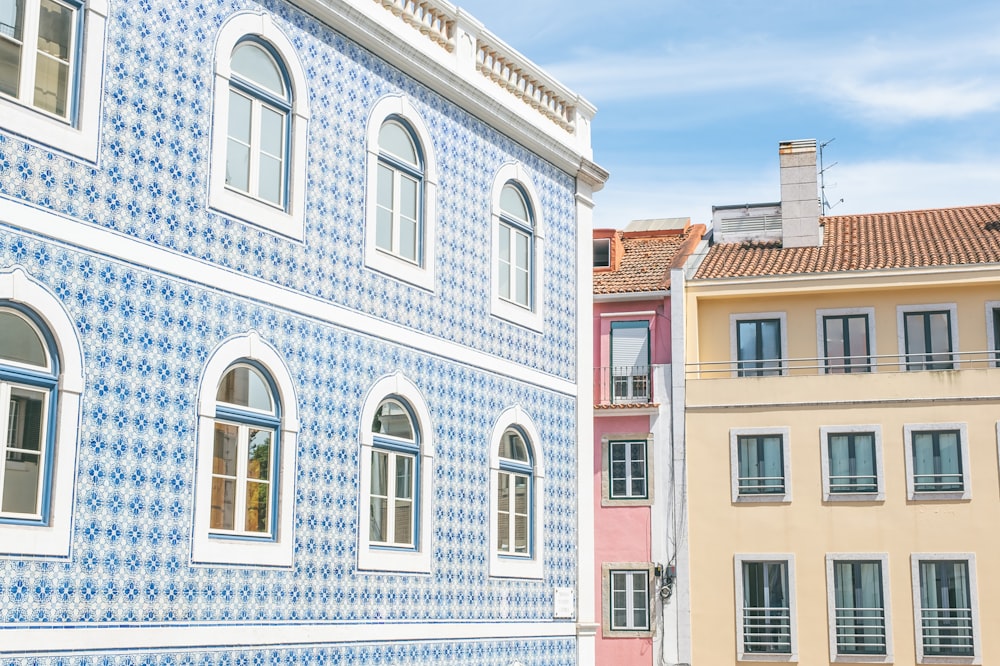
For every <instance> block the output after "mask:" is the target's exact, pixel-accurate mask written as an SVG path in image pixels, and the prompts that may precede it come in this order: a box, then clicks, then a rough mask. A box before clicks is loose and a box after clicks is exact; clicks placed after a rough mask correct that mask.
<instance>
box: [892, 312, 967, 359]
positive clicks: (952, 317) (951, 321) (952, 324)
mask: <svg viewBox="0 0 1000 666" xmlns="http://www.w3.org/2000/svg"><path fill="white" fill-rule="evenodd" d="M939 310H944V311H947V312H948V313H949V314H948V325H949V328H950V329H951V351H950V352H949V354H950V355H951V364H952V369H953V370H957V369H958V368H959V367H961V358H960V357H959V356H958V350H959V349H961V347H960V346H959V342H958V305H957V304H955V303H933V304H930V305H897V306H896V345H897V347H898V351H899V370H900V372H922V371H928V370H909V369H907V367H906V366H907V365H908V363H907V362H906V315H908V314H917V313H920V312H935V311H939ZM925 362H926V361H925ZM928 372H939V371H936V370H934V371H928Z"/></svg>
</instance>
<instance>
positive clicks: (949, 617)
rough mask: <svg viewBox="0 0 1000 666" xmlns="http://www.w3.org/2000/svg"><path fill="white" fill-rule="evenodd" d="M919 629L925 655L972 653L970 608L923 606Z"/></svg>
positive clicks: (965, 654) (961, 654)
mask: <svg viewBox="0 0 1000 666" xmlns="http://www.w3.org/2000/svg"><path fill="white" fill-rule="evenodd" d="M920 629H921V634H922V640H923V645H924V654H925V655H941V656H945V655H949V656H952V655H953V656H967V655H971V654H972V653H973V648H974V639H973V636H972V609H971V608H923V609H921V611H920Z"/></svg>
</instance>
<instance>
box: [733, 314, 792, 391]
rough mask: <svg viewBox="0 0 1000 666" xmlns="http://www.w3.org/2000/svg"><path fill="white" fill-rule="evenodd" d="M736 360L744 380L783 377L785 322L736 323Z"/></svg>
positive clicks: (742, 321) (753, 320) (755, 320)
mask: <svg viewBox="0 0 1000 666" xmlns="http://www.w3.org/2000/svg"><path fill="white" fill-rule="evenodd" d="M736 350H737V354H736V359H737V362H738V365H737V367H738V372H739V376H740V377H763V376H768V375H780V374H781V365H782V359H781V320H780V319H747V320H741V321H737V322H736Z"/></svg>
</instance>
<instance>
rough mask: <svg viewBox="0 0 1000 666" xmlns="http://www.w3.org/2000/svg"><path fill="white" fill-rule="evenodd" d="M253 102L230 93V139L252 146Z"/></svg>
mask: <svg viewBox="0 0 1000 666" xmlns="http://www.w3.org/2000/svg"><path fill="white" fill-rule="evenodd" d="M252 106H253V104H252V102H251V101H250V99H249V98H248V97H246V96H245V95H241V94H240V93H238V92H236V91H234V90H230V91H229V127H228V133H229V138H230V139H234V140H236V141H238V142H240V143H242V144H245V145H247V146H249V145H250V114H251V109H252Z"/></svg>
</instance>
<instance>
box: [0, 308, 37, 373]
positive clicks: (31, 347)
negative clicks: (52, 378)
mask: <svg viewBox="0 0 1000 666" xmlns="http://www.w3.org/2000/svg"><path fill="white" fill-rule="evenodd" d="M0 359H5V360H8V361H14V362H15V363H24V364H26V365H35V366H39V367H42V368H47V367H48V365H49V363H48V355H47V354H46V353H45V345H44V344H43V343H42V339H41V338H40V337H39V336H38V333H36V332H35V329H34V328H33V327H32V326H31V324H29V323H28V322H27V321H26V320H25V319H24V318H23V317H21V316H20V315H18V314H16V313H14V312H11V311H10V310H0Z"/></svg>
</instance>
